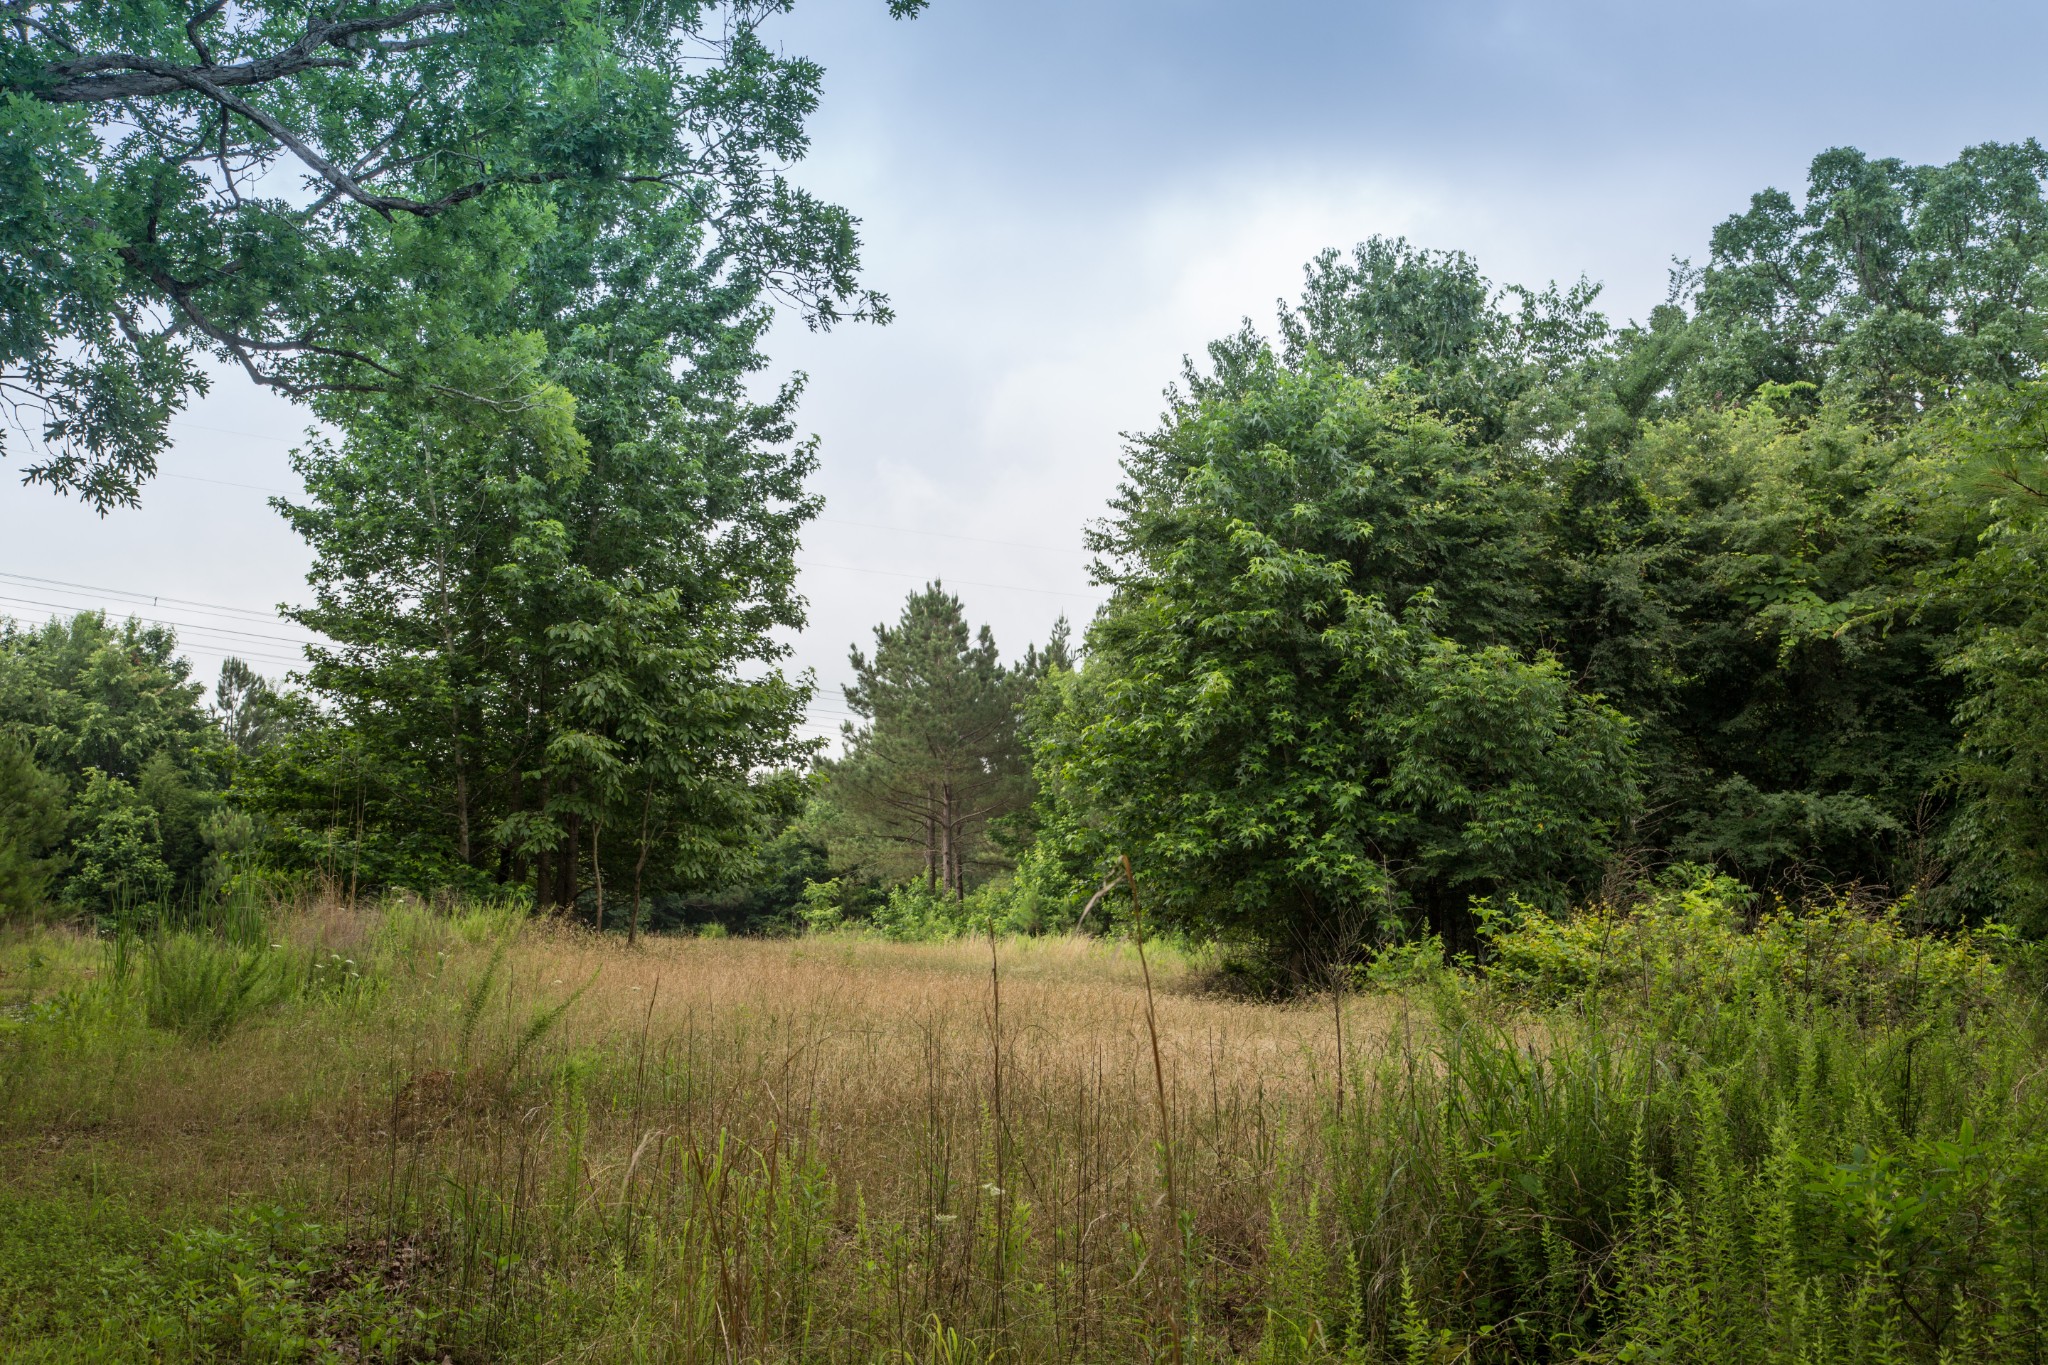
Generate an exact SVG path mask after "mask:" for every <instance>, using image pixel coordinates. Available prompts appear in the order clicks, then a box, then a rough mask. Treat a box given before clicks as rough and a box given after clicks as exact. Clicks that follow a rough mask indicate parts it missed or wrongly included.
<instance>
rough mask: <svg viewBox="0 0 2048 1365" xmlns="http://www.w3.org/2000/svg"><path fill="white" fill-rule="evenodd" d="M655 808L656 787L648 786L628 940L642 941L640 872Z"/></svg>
mask: <svg viewBox="0 0 2048 1365" xmlns="http://www.w3.org/2000/svg"><path fill="white" fill-rule="evenodd" d="M653 810H654V787H653V785H652V784H650V785H649V786H648V788H647V799H646V800H645V801H643V802H641V804H640V856H639V857H638V858H636V859H634V860H633V918H632V919H630V920H628V921H627V922H626V942H627V943H628V944H633V943H638V942H639V941H640V874H641V873H642V872H644V871H645V870H646V869H647V817H648V815H649V814H651V813H652V812H653Z"/></svg>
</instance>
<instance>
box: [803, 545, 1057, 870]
mask: <svg viewBox="0 0 2048 1365" xmlns="http://www.w3.org/2000/svg"><path fill="white" fill-rule="evenodd" d="M1055 653H1057V654H1058V655H1059V656H1061V657H1063V656H1064V654H1065V641H1064V638H1063V636H1061V635H1060V633H1059V632H1055V638H1054V641H1053V643H1052V644H1051V645H1050V646H1048V649H1047V651H1046V656H1041V655H1040V654H1039V652H1038V651H1037V650H1036V649H1034V650H1033V651H1032V654H1031V657H1030V658H1029V659H1028V660H1027V661H1026V662H1025V663H1024V664H1022V665H1020V666H1018V667H1016V668H1006V667H1004V665H1003V663H1002V660H1001V657H1000V656H999V655H998V653H997V651H996V642H995V636H994V635H993V634H992V633H991V632H990V630H989V628H988V627H987V626H983V627H982V628H981V629H980V631H979V632H974V631H972V630H971V629H970V628H969V626H968V624H967V618H966V616H965V614H964V612H963V611H962V609H961V605H960V599H958V598H957V597H954V596H952V595H950V594H949V593H947V592H946V591H945V590H944V589H943V588H941V587H940V585H939V584H937V583H933V584H931V585H930V586H929V587H927V588H925V589H924V590H923V591H922V592H916V593H912V594H911V596H910V599H909V600H908V601H907V602H906V603H905V604H904V607H903V614H902V616H901V617H900V618H899V619H898V620H897V623H896V624H895V625H894V626H877V627H876V628H875V651H874V655H873V657H869V656H867V655H865V654H863V653H862V652H861V651H860V650H858V649H855V650H854V651H853V653H852V664H853V673H854V678H855V682H854V684H853V685H852V686H850V687H848V688H847V689H846V703H847V706H848V707H849V708H850V709H851V710H852V711H853V713H854V714H855V715H857V716H859V717H860V719H861V723H860V724H858V725H854V724H849V725H848V726H847V727H846V753H845V754H844V756H843V757H841V758H840V759H838V760H837V761H835V762H832V763H830V764H828V765H827V769H826V771H827V781H826V786H825V790H824V796H823V800H822V803H821V819H820V821H819V823H820V824H821V825H822V827H823V832H824V834H825V838H826V842H827V843H828V845H829V846H830V847H831V848H832V850H833V854H834V861H835V862H842V863H847V864H854V865H860V866H863V867H865V868H866V869H867V870H869V871H871V872H874V873H876V874H879V875H881V876H883V877H885V878H889V879H896V878H904V879H908V878H910V877H916V878H920V879H922V880H923V882H924V884H925V886H926V888H927V889H928V890H931V891H934V892H936V891H940V890H943V891H945V892H946V893H948V894H950V895H952V896H954V897H955V898H958V897H962V896H965V895H966V893H967V883H968V880H969V878H970V876H971V875H972V874H973V873H974V872H975V871H976V870H978V869H982V868H986V867H988V866H990V865H992V864H993V863H995V862H996V861H997V859H996V858H995V856H994V850H993V848H992V846H991V844H990V839H989V831H990V824H991V822H992V821H994V820H996V819H998V818H1000V817H1002V816H1005V815H1009V814H1012V813H1014V812H1016V811H1019V810H1022V809H1023V808H1024V807H1025V806H1026V805H1028V804H1029V801H1030V796H1031V787H1030V776H1029V771H1028V763H1027V760H1026V757H1025V753H1024V747H1023V744H1022V741H1021V740H1020V739H1019V737H1018V733H1017V722H1018V715H1019V711H1020V710H1021V707H1022V704H1023V700H1024V697H1025V695H1026V693H1027V692H1028V691H1029V690H1030V688H1031V686H1032V685H1033V684H1034V683H1035V682H1036V679H1037V676H1038V674H1039V673H1041V672H1043V671H1044V668H1045V663H1044V661H1043V659H1044V657H1047V656H1052V655H1054V654H1055Z"/></svg>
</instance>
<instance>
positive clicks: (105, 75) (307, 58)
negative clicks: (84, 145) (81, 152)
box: [14, 0, 455, 112]
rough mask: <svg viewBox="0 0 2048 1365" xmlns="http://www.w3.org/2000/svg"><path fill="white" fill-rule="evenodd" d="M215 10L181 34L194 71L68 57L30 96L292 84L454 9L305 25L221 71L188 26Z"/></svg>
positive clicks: (83, 97)
mask: <svg viewBox="0 0 2048 1365" xmlns="http://www.w3.org/2000/svg"><path fill="white" fill-rule="evenodd" d="M219 8H220V6H219V5H218V4H216V5H213V6H210V7H209V8H208V9H207V10H204V11H201V12H200V14H198V15H195V16H194V18H193V20H192V23H191V24H188V25H187V26H186V32H187V33H188V34H190V35H191V36H192V38H193V42H194V44H195V46H197V47H198V48H199V49H200V51H201V54H202V61H201V64H200V65H198V66H177V65H174V64H172V63H170V62H164V61H159V60H157V59H156V58H154V57H145V56H141V55H138V54H136V53H131V52H110V53H106V54H104V55H100V56H87V57H74V58H69V59H67V60H65V61H60V62H51V63H50V64H49V65H48V66H47V67H45V68H44V69H45V70H46V71H47V72H48V73H49V74H50V75H51V76H53V77H56V78H57V80H56V83H55V84H54V85H49V86H46V87H44V88H43V89H41V90H36V91H34V92H32V93H33V94H34V95H35V97H36V98H37V99H39V100H42V101H43V102H44V103H46V104H90V103H95V102H98V101H103V100H130V99H153V98H157V97H160V96H163V95H175V94H177V93H179V92H180V91H182V90H201V91H206V90H208V89H209V88H210V89H212V90H225V89H229V88H231V87H236V86H249V85H268V84H269V83H270V82H272V81H277V80H283V79H285V78H286V77H288V76H296V75H298V74H299V73H300V72H302V71H311V70H314V69H317V68H321V67H334V66H349V65H352V64H353V59H354V56H355V54H356V53H357V52H358V51H361V50H362V49H363V48H365V47H373V48H383V47H386V46H387V45H385V44H381V43H377V42H375V41H371V42H359V41H358V40H359V39H368V38H371V37H372V35H375V34H378V33H389V32H391V31H392V30H393V29H401V28H406V27H409V26H410V25H413V24H416V23H418V22H419V21H420V20H422V19H433V18H439V17H440V16H442V15H445V14H452V13H453V12H454V10H455V6H454V5H453V4H452V3H449V0H432V2H431V3H427V4H419V5H411V6H408V7H407V8H405V9H402V10H397V11H395V12H393V13H391V14H381V15H367V16H364V17H362V18H358V19H315V20H314V21H312V22H311V23H309V24H307V25H306V31H305V32H304V33H302V34H300V35H299V37H298V38H297V39H296V40H295V41H294V42H292V44H291V45H290V46H288V47H286V48H284V49H282V50H281V51H278V52H275V53H272V54H271V55H270V56H267V57H252V58H250V59H249V60H248V61H243V62H235V63H233V64H231V65H228V66H215V65H214V64H213V63H212V62H211V61H209V60H205V58H204V53H205V45H204V43H203V42H201V41H200V40H199V38H198V35H197V30H196V25H197V24H198V23H200V22H201V21H203V20H204V19H206V18H208V17H210V15H211V14H212V13H213V12H215V11H217V10H218V9H219ZM14 17H15V18H16V19H17V20H20V19H25V18H26V17H27V16H25V15H21V14H20V13H19V12H18V11H17V12H16V13H15V15H14ZM31 22H33V21H31ZM38 27H39V28H40V27H41V25H38ZM45 31H46V32H47V30H45ZM421 41H422V40H418V39H415V40H412V43H413V44H417V43H419V42H421ZM329 47H332V48H336V49H338V50H340V51H342V52H344V53H347V54H348V55H347V56H342V57H328V56H323V55H321V49H323V48H329ZM389 50H394V51H398V50H407V51H409V50H411V46H410V45H406V46H403V47H401V46H399V45H396V44H393V45H389ZM237 112H240V111H239V110H238V111H237Z"/></svg>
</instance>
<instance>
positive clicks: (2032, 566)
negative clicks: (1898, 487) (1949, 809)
mask: <svg viewBox="0 0 2048 1365" xmlns="http://www.w3.org/2000/svg"><path fill="white" fill-rule="evenodd" d="M1941 435H1942V437H1943V441H1942V447H1943V453H1944V455H1945V456H1946V457H1947V458H1945V459H1943V460H1942V461H1941V462H1940V463H1939V464H1938V465H1937V468H1938V470H1939V472H1940V474H1941V476H1942V477H1943V478H1944V481H1945V483H1946V484H1947V491H1948V492H1949V495H1950V499H1951V500H1950V502H1949V503H1948V506H1947V508H1946V510H1947V511H1948V513H1949V517H1950V520H1949V523H1948V524H1949V526H1950V527H1951V529H1953V530H1955V531H1958V532H1960V533H1962V535H1963V536H1964V537H1965V538H1966V543H1967V552H1966V553H1963V554H1959V555H1957V556H1956V557H1955V558H1954V559H1953V560H1951V561H1949V562H1948V563H1945V564H1938V565H1934V566H1930V568H1929V569H1928V570H1927V571H1926V573H1925V574H1924V576H1923V583H1924V585H1925V587H1926V590H1927V601H1926V609H1927V610H1929V611H1930V612H1933V613H1948V614H1952V615H1953V616H1954V617H1955V618H1956V619H1958V620H1959V623H1960V629H1958V630H1957V631H1956V632H1955V634H1954V636H1953V637H1952V638H1953V641H1954V647H1953V648H1952V649H1951V651H1950V652H1949V653H1948V655H1947V657H1946V658H1945V660H1944V665H1945V667H1946V668H1947V670H1948V671H1949V672H1950V673H1952V674H1953V675H1955V677H1956V678H1957V679H1958V680H1959V681H1961V682H1962V683H1963V684H1964V687H1965V691H1964V692H1963V694H1962V696H1961V697H1960V698H1959V699H1958V702H1957V708H1956V719H1957V720H1958V722H1959V723H1960V725H1961V730H1962V734H1961V737H1960V738H1961V742H1960V744H1959V746H1958V747H1957V750H1956V752H1955V758H1954V768H1953V771H1952V773H1951V774H1950V776H1951V778H1952V780H1953V783H1954V786H1955V788H1956V790H1957V791H1958V792H1959V794H1960V795H1961V797H1962V798H1963V801H1964V806H1963V810H1962V812H1961V814H1960V816H1959V818H1958V819H1957V821H1956V822H1955V824H1954V826H1953V827H1952V829H1951V830H1950V832H1949V837H1948V839H1947V841H1946V842H1947V848H1946V849H1945V850H1944V851H1945V852H1946V853H1947V854H1948V855H1949V857H1950V858H1951V859H1952V860H1953V862H1954V864H1955V869H1956V876H1955V879H1954V880H1955V884H1954V885H1953V886H1950V887H1944V888H1938V891H1940V892H1941V893H1944V894H1941V895H1940V896H1939V897H1938V900H1941V901H1948V902H1951V903H1955V904H1958V905H1959V907H1960V908H1962V909H1965V910H1967V908H1969V907H1970V903H1971V902H1972V901H1973V900H1974V901H1980V902H1981V901H1987V900H1988V901H1989V902H1991V903H1992V904H1994V905H1996V906H1999V907H2000V908H2001V909H2002V910H2003V912H2004V914H2005V916H2006V917H2007V918H2008V919H2009V920H2011V921H2013V922H2015V923H2017V924H2019V925H2020V926H2021V927H2023V928H2024V929H2026V930H2027V931H2028V932H2029V933H2030V934H2031V935H2033V936H2036V937H2039V936H2041V935H2043V934H2044V933H2048V384H2043V383H2042V382H2040V381H2035V382H2032V383H2027V384H2023V385H2019V386H2016V387H2015V388H2013V389H2010V390H2007V389H2001V388H1995V387H1992V386H1985V387H1983V388H1981V389H1979V390H1977V391H1975V392H1973V393H1972V394H1970V395H1969V396H1968V398H1967V399H1966V400H1965V401H1964V402H1962V403H1959V404H1958V405H1957V406H1956V408H1955V409H1954V410H1953V411H1951V412H1949V413H1947V414H1945V415H1944V419H1943V421H1942V430H1941Z"/></svg>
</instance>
